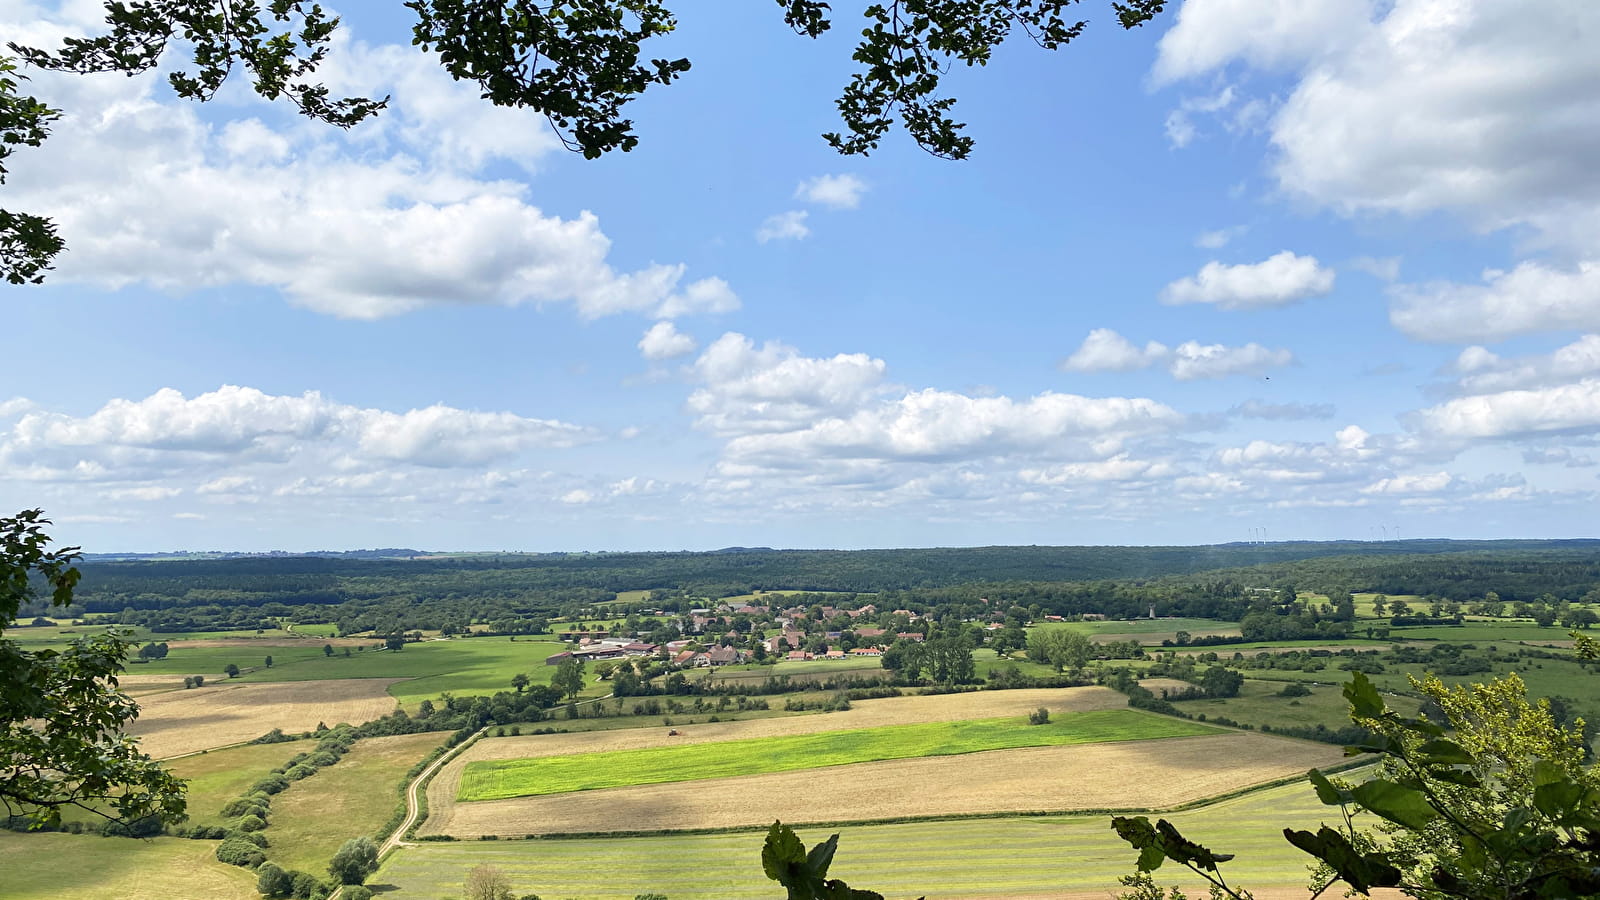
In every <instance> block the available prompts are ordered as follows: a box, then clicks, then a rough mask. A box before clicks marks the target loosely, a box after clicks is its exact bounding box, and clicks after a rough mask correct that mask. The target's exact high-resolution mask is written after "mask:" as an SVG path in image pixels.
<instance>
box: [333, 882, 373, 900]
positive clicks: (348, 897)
mask: <svg viewBox="0 0 1600 900" xmlns="http://www.w3.org/2000/svg"><path fill="white" fill-rule="evenodd" d="M339 896H340V897H343V898H344V900H372V889H371V888H369V887H367V886H366V885H362V884H352V885H350V886H349V887H346V888H345V889H344V892H343V893H341V894H340V895H339Z"/></svg>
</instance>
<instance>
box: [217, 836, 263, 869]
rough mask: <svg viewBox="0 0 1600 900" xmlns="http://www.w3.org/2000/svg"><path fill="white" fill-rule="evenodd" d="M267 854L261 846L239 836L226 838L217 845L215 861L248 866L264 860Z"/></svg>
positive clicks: (259, 863) (257, 864)
mask: <svg viewBox="0 0 1600 900" xmlns="http://www.w3.org/2000/svg"><path fill="white" fill-rule="evenodd" d="M266 858H267V855H266V854H265V853H262V852H261V848H260V847H257V846H256V845H255V844H252V843H250V842H249V841H245V840H240V839H239V838H228V839H227V840H225V841H223V842H222V843H220V844H218V845H217V861H218V862H225V863H227V864H228V865H230V866H241V867H243V868H247V869H248V868H250V867H252V866H259V865H261V863H263V862H265V861H266Z"/></svg>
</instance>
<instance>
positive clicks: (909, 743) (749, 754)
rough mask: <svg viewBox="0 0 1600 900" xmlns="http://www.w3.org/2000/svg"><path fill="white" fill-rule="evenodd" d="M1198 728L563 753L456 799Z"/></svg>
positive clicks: (920, 733) (883, 733) (991, 727)
mask: <svg viewBox="0 0 1600 900" xmlns="http://www.w3.org/2000/svg"><path fill="white" fill-rule="evenodd" d="M1216 731H1217V730H1216V729H1214V728H1208V727H1206V726H1204V725H1197V724H1194V723H1191V722H1185V721H1183V720H1181V719H1171V718H1165V717H1156V716H1150V715H1146V714H1144V713H1141V712H1138V711H1136V710H1131V709H1111V710H1100V711H1098V712H1082V713H1072V714H1066V715H1059V716H1057V717H1056V718H1055V719H1054V720H1053V721H1051V722H1050V723H1048V724H1045V725H1029V724H1028V723H1027V722H1026V721H1023V720H1021V719H1016V718H1001V719H974V720H968V721H962V722H924V723H919V724H915V725H891V726H886V727H882V728H866V729H856V730H851V731H831V732H823V733H821V734H808V735H794V736H790V737H768V738H755V739H749V740H742V741H718V742H715V743H704V744H689V745H686V746H681V747H658V748H653V749H642V750H618V751H611V752H602V753H584V754H577V755H573V756H560V757H540V758H534V759H517V760H496V761H488V760H485V761H479V762H473V763H469V764H468V765H467V767H466V771H465V772H464V773H463V775H462V779H461V789H460V795H459V796H458V798H457V799H458V800H461V801H477V800H503V799H506V798H510V797H529V796H537V795H540V794H560V793H566V792H568V791H586V790H597V789H601V788H615V787H629V786H632V785H640V784H665V783H670V782H677V781H695V780H700V779H706V778H728V777H732V776H736V775H761V774H767V773H772V772H792V771H797V770H800V769H818V768H824V767H829V766H844V765H850V764H852V763H862V762H876V761H878V760H888V759H914V758H920V757H927V756H955V755H961V754H967V753H980V752H984V751H989V750H1013V749H1016V748H1019V747H1053V746H1062V745H1066V744H1092V743H1101V742H1110V741H1139V740H1153V739H1158V738H1170V737H1184V736H1188V735H1196V734H1215V733H1216Z"/></svg>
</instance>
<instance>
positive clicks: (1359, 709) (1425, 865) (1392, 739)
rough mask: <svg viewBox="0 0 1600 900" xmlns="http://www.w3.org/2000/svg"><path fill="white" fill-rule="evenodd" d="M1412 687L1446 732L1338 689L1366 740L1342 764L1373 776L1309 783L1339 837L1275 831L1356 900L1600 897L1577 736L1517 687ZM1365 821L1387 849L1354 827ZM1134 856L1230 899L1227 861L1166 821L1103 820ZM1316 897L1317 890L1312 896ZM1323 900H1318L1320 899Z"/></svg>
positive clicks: (1586, 773) (1362, 690) (1598, 856)
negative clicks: (1361, 897)
mask: <svg viewBox="0 0 1600 900" xmlns="http://www.w3.org/2000/svg"><path fill="white" fill-rule="evenodd" d="M1415 687H1416V688H1417V689H1418V690H1419V691H1421V692H1422V693H1423V694H1424V695H1425V696H1426V697H1428V698H1430V699H1432V700H1433V701H1434V702H1435V703H1436V704H1437V706H1438V707H1439V708H1440V709H1441V710H1442V712H1443V714H1444V716H1445V718H1446V719H1447V720H1448V723H1449V725H1450V727H1451V728H1453V729H1454V731H1453V736H1452V737H1447V736H1446V735H1447V734H1450V733H1451V732H1448V731H1447V730H1446V728H1445V726H1442V725H1439V724H1436V723H1434V722H1432V721H1430V720H1428V719H1426V718H1422V717H1418V718H1412V719H1407V718H1403V717H1401V716H1400V715H1399V714H1397V713H1395V712H1394V711H1393V710H1390V709H1389V708H1388V707H1387V705H1386V704H1385V702H1384V700H1383V697H1382V695H1381V694H1379V693H1378V690H1377V688H1376V687H1374V686H1373V684H1372V683H1371V681H1369V680H1368V679H1367V677H1366V676H1365V675H1364V674H1362V673H1360V672H1357V673H1356V674H1355V675H1354V676H1353V678H1352V680H1351V681H1350V683H1349V684H1347V685H1346V686H1345V689H1344V695H1345V698H1346V699H1347V700H1349V701H1350V715H1351V720H1352V721H1353V722H1354V723H1355V724H1356V725H1359V726H1361V727H1363V728H1366V729H1368V730H1369V731H1370V732H1371V733H1372V737H1371V738H1370V739H1369V740H1368V741H1366V742H1365V743H1363V744H1362V745H1359V746H1355V747H1351V748H1349V752H1350V753H1351V754H1353V755H1358V754H1371V755H1375V756H1377V757H1379V759H1380V760H1381V763H1380V765H1379V768H1378V772H1377V775H1376V777H1373V778H1371V779H1369V780H1367V781H1364V782H1362V783H1360V784H1355V785H1347V784H1343V783H1340V782H1337V781H1334V780H1332V779H1329V778H1326V777H1324V776H1323V775H1322V774H1321V773H1319V772H1316V771H1315V770H1313V771H1312V772H1311V773H1310V775H1309V778H1310V780H1311V783H1312V785H1313V787H1315V789H1316V792H1317V797H1318V799H1319V800H1321V801H1322V802H1323V803H1324V804H1326V805H1328V806H1335V807H1338V808H1339V811H1340V814H1341V819H1342V825H1341V827H1339V828H1332V827H1329V826H1327V825H1324V826H1322V827H1321V828H1319V829H1318V830H1317V831H1316V832H1311V831H1297V830H1295V829H1287V828H1286V829H1284V837H1285V838H1286V839H1287V840H1288V841H1289V842H1290V843H1291V844H1293V845H1294V846H1296V847H1298V848H1299V849H1301V850H1303V851H1305V852H1306V853H1308V854H1310V855H1311V856H1312V857H1313V858H1315V859H1316V860H1317V861H1318V862H1319V864H1320V865H1321V866H1322V867H1323V872H1324V873H1325V874H1326V875H1327V877H1328V878H1329V879H1331V880H1338V881H1343V882H1345V883H1346V884H1348V885H1350V886H1351V887H1352V888H1353V889H1354V890H1356V891H1357V892H1360V893H1367V892H1368V891H1370V890H1371V889H1372V888H1374V887H1399V888H1400V889H1401V890H1402V891H1403V892H1404V893H1406V894H1407V895H1410V896H1413V897H1420V898H1424V900H1435V898H1437V900H1444V898H1461V900H1484V898H1504V900H1512V898H1516V900H1532V898H1557V897H1576V896H1590V895H1593V894H1596V893H1600V783H1597V778H1596V776H1595V774H1594V773H1593V772H1592V771H1591V770H1588V769H1586V768H1585V767H1584V766H1583V762H1582V760H1583V748H1582V739H1581V733H1580V732H1579V731H1577V730H1569V729H1564V728H1562V727H1561V726H1559V725H1558V724H1557V723H1556V722H1555V720H1554V719H1553V717H1552V716H1551V715H1550V711H1549V705H1548V704H1547V703H1545V702H1544V701H1539V702H1538V703H1529V702H1528V701H1527V698H1526V690H1525V688H1524V687H1523V685H1522V682H1521V681H1520V679H1518V678H1517V677H1516V676H1515V675H1510V676H1507V677H1505V678H1503V679H1500V680H1497V681H1494V682H1491V683H1488V684H1481V685H1470V686H1468V687H1462V688H1456V689H1450V688H1446V687H1445V686H1444V685H1443V684H1442V683H1440V682H1439V681H1438V679H1436V678H1432V677H1429V678H1427V679H1425V680H1423V681H1420V682H1416V683H1415ZM1360 815H1371V816H1374V817H1376V818H1377V819H1378V820H1379V821H1378V822H1377V823H1376V825H1375V826H1374V827H1375V828H1376V830H1377V831H1379V832H1381V833H1382V834H1383V836H1384V840H1381V841H1380V840H1376V839H1374V836H1373V833H1372V832H1371V831H1368V830H1363V829H1362V828H1360V827H1358V825H1357V824H1356V819H1357V816H1360ZM1112 826H1113V828H1115V829H1116V831H1117V833H1118V834H1119V835H1120V836H1122V837H1123V838H1124V839H1125V840H1127V841H1128V843H1130V844H1131V845H1133V846H1134V848H1136V849H1137V850H1139V860H1138V869H1139V870H1140V871H1141V872H1150V871H1153V870H1155V869H1156V868H1158V867H1159V866H1160V865H1161V863H1162V862H1163V861H1165V860H1168V859H1170V860H1173V861H1175V862H1177V863H1179V864H1181V865H1184V866H1186V867H1187V868H1189V869H1191V870H1193V871H1195V872H1196V873H1198V874H1200V875H1202V876H1204V877H1205V878H1206V880H1207V881H1209V882H1210V883H1211V884H1212V885H1213V886H1214V887H1216V888H1217V889H1218V890H1220V891H1222V892H1223V893H1226V894H1228V895H1229V896H1233V897H1236V898H1242V897H1248V892H1245V891H1238V890H1235V889H1233V888H1230V887H1228V885H1227V883H1226V881H1225V880H1224V879H1223V877H1222V873H1221V871H1220V869H1219V865H1220V864H1221V863H1223V862H1226V861H1227V860H1228V859H1231V857H1230V856H1227V855H1226V854H1215V853H1212V852H1211V851H1209V850H1207V849H1206V848H1204V847H1201V846H1200V845H1198V844H1195V843H1193V842H1191V841H1189V840H1188V839H1187V838H1184V837H1183V836H1182V835H1181V834H1179V833H1178V831H1177V829H1176V828H1174V827H1173V826H1172V825H1171V824H1170V823H1168V822H1167V821H1166V820H1161V821H1159V822H1157V823H1156V824H1155V825H1154V826H1152V825H1150V823H1149V821H1148V820H1147V819H1145V818H1143V817H1137V818H1134V819H1129V818H1123V817H1118V818H1116V819H1114V820H1113V823H1112ZM1323 887H1324V888H1325V887H1326V884H1324V885H1323ZM1319 893H1320V891H1319Z"/></svg>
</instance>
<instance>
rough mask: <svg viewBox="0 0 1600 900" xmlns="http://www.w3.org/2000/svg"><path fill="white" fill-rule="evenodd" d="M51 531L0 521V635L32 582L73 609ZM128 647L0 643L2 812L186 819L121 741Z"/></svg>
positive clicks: (21, 516)
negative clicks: (75, 810) (121, 678)
mask: <svg viewBox="0 0 1600 900" xmlns="http://www.w3.org/2000/svg"><path fill="white" fill-rule="evenodd" d="M3 72H4V70H3V69H0V75H3ZM48 524H49V520H48V519H45V518H44V516H43V513H42V512H41V511H40V510H36V509H35V510H25V511H23V512H21V513H18V514H17V515H16V516H14V517H10V518H0V635H3V629H4V627H5V626H7V625H9V624H10V623H11V622H13V621H14V620H15V619H16V616H17V612H18V610H19V609H20V608H21V606H22V604H23V603H24V602H27V601H29V600H31V599H32V598H33V596H34V584H35V579H37V582H38V583H39V584H41V585H43V586H44V587H45V588H46V589H47V590H48V593H49V598H50V603H51V604H52V605H54V606H58V607H64V606H67V605H69V604H70V603H71V602H72V599H73V589H74V587H75V586H76V585H77V584H78V579H79V573H78V570H77V569H76V568H74V567H73V566H72V563H73V562H74V561H75V560H76V559H77V558H78V554H77V548H76V547H68V548H64V549H60V550H51V549H49V544H50V538H49V536H48V535H46V534H45V533H44V526H45V525H48ZM131 648H132V644H131V643H130V642H129V641H128V640H127V639H126V638H125V637H123V636H122V635H121V634H119V633H117V632H115V631H111V632H106V633H101V634H96V635H88V636H84V637H81V638H78V639H76V640H74V641H73V642H71V643H70V644H68V645H67V647H66V648H65V649H63V650H38V651H32V652H30V651H27V650H23V649H21V647H20V646H18V645H17V644H16V643H15V642H13V641H10V640H4V639H0V772H4V773H6V774H5V777H4V778H3V779H0V805H3V806H4V807H5V809H6V810H7V812H8V813H9V814H18V813H22V814H26V815H28V816H30V817H31V818H32V819H33V821H34V823H35V824H36V825H39V826H43V827H51V828H54V827H56V826H57V825H58V824H59V823H60V821H61V810H62V808H64V807H68V806H79V807H83V808H87V809H95V810H97V811H98V810H109V811H110V815H111V817H112V818H114V819H116V820H118V821H121V822H123V823H131V822H134V821H136V820H140V819H144V818H145V817H148V816H156V817H158V818H159V819H160V820H162V821H168V822H176V821H178V820H179V819H181V818H182V817H183V811H184V799H183V796H184V788H183V784H182V782H180V781H178V780H177V779H175V778H173V777H172V776H171V775H170V774H168V773H167V772H166V770H164V769H162V768H161V767H160V766H159V765H157V764H156V763H155V762H153V761H152V760H151V759H150V758H149V757H147V756H145V755H144V754H142V753H140V752H139V751H138V746H137V745H136V744H135V743H134V742H133V740H132V739H131V738H127V737H124V736H123V735H122V731H123V727H124V725H125V724H126V723H128V722H129V721H131V720H132V719H133V718H134V717H136V716H137V715H138V714H139V707H138V704H136V703H135V702H134V701H133V700H132V699H130V698H129V697H128V696H127V695H126V694H123V693H120V692H119V691H117V689H116V687H117V679H116V676H117V673H119V672H120V671H122V666H123V661H124V660H126V659H127V657H128V652H129V650H130V649H131Z"/></svg>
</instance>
